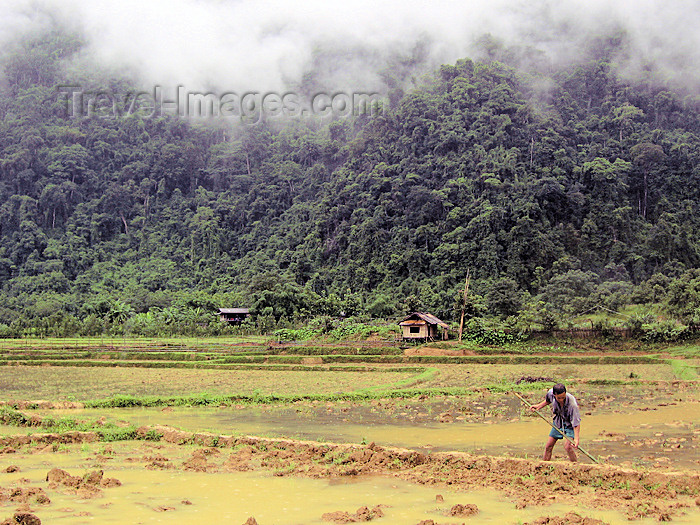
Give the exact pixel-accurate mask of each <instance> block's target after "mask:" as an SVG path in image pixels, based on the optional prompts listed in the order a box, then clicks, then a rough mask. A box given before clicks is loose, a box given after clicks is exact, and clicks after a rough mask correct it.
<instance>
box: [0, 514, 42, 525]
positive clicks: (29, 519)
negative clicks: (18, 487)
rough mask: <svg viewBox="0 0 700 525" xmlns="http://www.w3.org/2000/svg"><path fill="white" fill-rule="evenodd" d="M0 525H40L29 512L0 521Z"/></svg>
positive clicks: (39, 521) (37, 519)
mask: <svg viewBox="0 0 700 525" xmlns="http://www.w3.org/2000/svg"><path fill="white" fill-rule="evenodd" d="M0 525H41V520H40V519H39V518H38V517H37V516H35V515H34V514H30V513H29V512H17V513H15V515H14V516H13V517H12V518H7V519H6V520H3V521H0Z"/></svg>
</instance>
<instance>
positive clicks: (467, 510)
mask: <svg viewBox="0 0 700 525" xmlns="http://www.w3.org/2000/svg"><path fill="white" fill-rule="evenodd" d="M478 513H479V507H477V506H476V505H471V504H469V503H468V504H466V505H462V504H459V503H458V504H457V505H454V506H453V507H452V508H451V509H450V512H448V513H447V515H448V516H457V517H461V518H466V517H467V516H474V515H475V514H478Z"/></svg>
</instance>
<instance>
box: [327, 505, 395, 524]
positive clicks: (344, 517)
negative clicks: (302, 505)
mask: <svg viewBox="0 0 700 525" xmlns="http://www.w3.org/2000/svg"><path fill="white" fill-rule="evenodd" d="M383 516H384V512H382V509H381V506H380V505H378V506H376V507H374V508H373V509H372V510H370V509H369V508H368V507H360V508H359V509H357V511H356V512H355V514H350V513H349V512H345V511H342V510H338V511H335V512H326V513H325V514H323V515H322V516H321V519H322V520H323V521H330V522H333V523H361V522H364V521H372V520H373V519H375V518H381V517H383Z"/></svg>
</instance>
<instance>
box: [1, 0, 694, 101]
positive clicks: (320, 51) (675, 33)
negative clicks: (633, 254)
mask: <svg viewBox="0 0 700 525" xmlns="http://www.w3.org/2000/svg"><path fill="white" fill-rule="evenodd" d="M2 5H5V7H4V9H3V14H2V17H1V18H2V20H1V21H0V43H2V41H6V40H8V39H10V38H12V36H13V35H15V34H16V33H17V32H19V31H28V30H31V29H36V28H42V27H48V26H49V25H50V24H51V23H56V22H58V23H60V24H63V25H66V26H68V27H70V28H72V29H76V30H79V31H81V32H83V33H84V34H85V35H86V37H87V39H88V42H89V45H88V47H87V50H86V55H89V56H90V57H92V58H94V59H96V60H98V61H99V62H100V63H101V64H103V65H109V66H110V67H115V68H126V69H129V70H131V71H134V72H137V73H138V74H139V75H140V76H141V78H143V79H144V80H145V81H146V82H152V83H156V84H181V85H186V86H187V87H188V88H191V89H201V88H209V87H215V88H217V89H221V90H257V91H265V90H281V89H284V88H285V87H286V86H289V85H294V84H295V83H299V82H300V81H301V79H302V78H303V77H304V75H305V74H307V75H308V74H309V72H314V71H316V74H317V75H321V74H322V76H323V78H324V83H325V87H326V88H328V89H337V90H346V89H358V88H360V89H361V88H364V89H374V88H376V87H377V86H378V84H379V83H380V81H379V78H378V76H377V74H376V72H377V70H378V69H380V68H381V66H382V64H383V63H384V61H385V60H386V59H387V57H389V56H392V54H396V53H403V54H408V53H410V50H411V49H413V48H414V46H415V45H416V42H419V41H422V42H425V43H429V44H430V45H429V47H428V49H429V56H430V58H431V60H432V61H433V63H435V64H439V63H446V62H454V60H456V59H458V58H461V57H465V56H469V55H470V54H471V53H472V47H471V46H472V44H473V42H474V39H475V38H476V37H478V36H479V35H482V34H483V33H487V32H488V33H491V34H492V35H493V36H495V37H497V38H499V39H502V40H503V41H505V43H506V44H521V45H532V46H536V47H538V48H540V49H542V50H544V51H546V52H547V53H548V54H549V56H550V57H551V58H552V59H553V60H576V59H577V58H578V57H577V54H578V53H579V50H580V49H581V41H582V39H583V38H584V36H586V35H591V34H600V33H602V32H604V31H605V30H607V29H610V28H611V27H623V28H624V29H625V30H626V31H627V33H628V35H629V37H630V39H631V42H632V50H633V53H632V55H631V56H632V58H631V59H629V60H627V59H626V60H625V61H624V63H623V64H621V67H623V68H624V70H625V71H627V72H628V73H629V74H634V73H636V72H637V71H638V70H639V68H641V67H648V66H649V64H653V67H654V68H655V69H656V70H657V71H660V72H663V73H664V74H666V75H667V76H672V77H674V79H675V81H676V82H683V83H685V84H686V86H690V87H691V88H694V89H697V88H698V86H700V81H699V79H700V76H699V75H698V70H700V67H698V65H699V64H700V0H556V1H554V0H528V1H521V0H461V1H447V0H433V1H431V2H422V1H421V2H419V1H412V0H402V1H396V0H389V1H381V0H379V1H378V0H343V1H333V0H304V1H299V2H297V1H283V0H111V1H108V0H0V6H2ZM328 51H331V52H332V56H333V60H331V61H324V60H322V59H320V60H319V57H322V56H328V55H327V53H326V52H328ZM318 69H322V71H321V72H319V71H318Z"/></svg>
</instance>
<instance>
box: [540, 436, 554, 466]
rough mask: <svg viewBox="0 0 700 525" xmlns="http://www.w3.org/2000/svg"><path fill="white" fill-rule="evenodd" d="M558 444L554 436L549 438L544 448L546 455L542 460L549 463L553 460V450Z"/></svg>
mask: <svg viewBox="0 0 700 525" xmlns="http://www.w3.org/2000/svg"><path fill="white" fill-rule="evenodd" d="M556 444H557V440H556V439H554V438H553V437H552V436H549V437H548V438H547V444H546V445H545V446H544V455H543V456H542V459H543V460H545V461H549V460H550V459H552V450H553V449H554V445H556Z"/></svg>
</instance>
